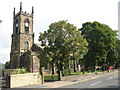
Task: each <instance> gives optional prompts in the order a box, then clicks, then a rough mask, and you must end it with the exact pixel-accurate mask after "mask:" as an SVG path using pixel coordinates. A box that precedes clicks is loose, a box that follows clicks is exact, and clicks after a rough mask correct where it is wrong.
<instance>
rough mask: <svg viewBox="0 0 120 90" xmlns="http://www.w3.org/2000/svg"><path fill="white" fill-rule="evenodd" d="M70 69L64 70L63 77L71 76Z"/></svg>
mask: <svg viewBox="0 0 120 90" xmlns="http://www.w3.org/2000/svg"><path fill="white" fill-rule="evenodd" d="M69 71H70V70H69V68H67V69H64V70H63V71H62V72H63V75H64V76H68V75H69Z"/></svg>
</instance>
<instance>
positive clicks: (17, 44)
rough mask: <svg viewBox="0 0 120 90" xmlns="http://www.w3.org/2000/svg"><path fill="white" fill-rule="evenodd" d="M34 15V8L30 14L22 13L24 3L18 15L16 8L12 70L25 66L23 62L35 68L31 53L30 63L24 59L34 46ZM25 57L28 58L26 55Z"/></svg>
mask: <svg viewBox="0 0 120 90" xmlns="http://www.w3.org/2000/svg"><path fill="white" fill-rule="evenodd" d="M33 15H34V8H33V7H32V12H31V13H30V14H29V13H27V12H26V11H25V12H23V11H22V3H20V11H19V12H18V13H17V14H16V13H15V8H14V11H13V34H12V45H11V53H10V67H11V68H12V69H15V68H18V67H21V66H22V65H23V62H24V64H25V61H26V63H29V66H30V67H32V68H33V65H32V63H33V55H31V53H29V57H28V59H29V60H28V61H27V60H26V59H25V58H23V55H24V54H25V53H26V52H28V51H30V50H31V48H32V46H33V44H34V33H33ZM30 55H31V56H30ZM24 57H27V56H25V55H24ZM23 59H24V60H23ZM23 66H24V65H23ZM26 67H27V66H26Z"/></svg>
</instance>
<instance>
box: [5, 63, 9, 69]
mask: <svg viewBox="0 0 120 90" xmlns="http://www.w3.org/2000/svg"><path fill="white" fill-rule="evenodd" d="M5 69H10V61H7V62H6V63H5Z"/></svg>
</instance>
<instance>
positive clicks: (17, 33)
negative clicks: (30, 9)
mask: <svg viewBox="0 0 120 90" xmlns="http://www.w3.org/2000/svg"><path fill="white" fill-rule="evenodd" d="M15 27H16V34H18V19H16V26H15Z"/></svg>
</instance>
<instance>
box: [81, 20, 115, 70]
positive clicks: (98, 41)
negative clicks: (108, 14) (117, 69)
mask: <svg viewBox="0 0 120 90" xmlns="http://www.w3.org/2000/svg"><path fill="white" fill-rule="evenodd" d="M79 30H80V31H81V32H82V35H83V36H84V38H86V39H87V41H88V43H89V46H88V48H89V51H88V53H87V54H86V55H85V56H84V64H85V66H86V67H88V66H91V67H93V68H94V69H95V66H96V65H103V64H104V63H107V65H109V64H110V65H113V63H114V61H115V58H116V56H117V51H116V41H117V38H116V36H117V34H116V31H113V30H112V29H111V28H110V27H109V26H107V25H105V24H101V23H99V22H96V21H95V22H93V23H91V22H86V23H84V24H83V25H82V28H81V29H79Z"/></svg>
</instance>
